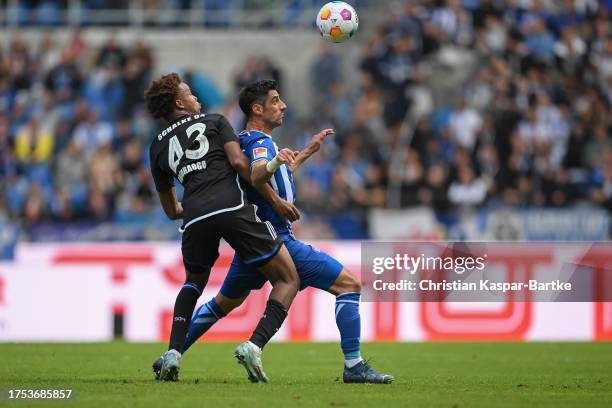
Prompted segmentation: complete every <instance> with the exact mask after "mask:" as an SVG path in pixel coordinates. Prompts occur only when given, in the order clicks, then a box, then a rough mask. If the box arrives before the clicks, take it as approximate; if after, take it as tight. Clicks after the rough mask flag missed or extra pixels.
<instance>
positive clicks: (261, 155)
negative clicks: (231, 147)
mask: <svg viewBox="0 0 612 408" xmlns="http://www.w3.org/2000/svg"><path fill="white" fill-rule="evenodd" d="M267 157H268V149H267V148H265V147H256V148H254V149H253V160H255V159H265V158H267Z"/></svg>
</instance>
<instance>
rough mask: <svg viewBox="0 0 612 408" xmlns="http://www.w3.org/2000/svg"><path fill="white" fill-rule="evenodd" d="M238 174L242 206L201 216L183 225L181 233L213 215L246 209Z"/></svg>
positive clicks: (237, 180) (180, 229)
mask: <svg viewBox="0 0 612 408" xmlns="http://www.w3.org/2000/svg"><path fill="white" fill-rule="evenodd" d="M238 177H239V176H238V174H236V184H238V189H239V190H240V204H238V205H237V206H235V207H230V208H222V209H220V210H217V211H213V212H210V213H208V214H204V215H201V216H199V217H197V218H194V219H193V220H191V221H189V222H188V223H187V224H185V225H183V226H182V227H180V228H179V232H180V233H181V234H182V233H183V232H185V230H186V229H187V227H189V226H190V225H191V224H193V223H196V222H198V221H202V220H204V219H206V218H209V217H212V216H213V215H217V214H221V213H224V212H230V211H236V210H239V209H241V208H242V207H244V191H242V187H240V180H239V178H238Z"/></svg>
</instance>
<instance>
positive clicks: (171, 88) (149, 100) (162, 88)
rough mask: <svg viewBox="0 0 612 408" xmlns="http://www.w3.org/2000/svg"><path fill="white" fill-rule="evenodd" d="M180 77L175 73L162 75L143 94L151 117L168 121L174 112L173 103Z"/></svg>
mask: <svg viewBox="0 0 612 408" xmlns="http://www.w3.org/2000/svg"><path fill="white" fill-rule="evenodd" d="M180 83H181V77H180V76H179V74H177V73H176V72H173V73H171V74H167V75H162V77H161V78H159V79H158V80H157V81H153V83H151V86H149V89H147V90H146V91H145V93H144V100H145V103H146V105H147V109H148V110H149V113H151V116H153V117H154V118H155V119H157V118H164V119H168V117H169V116H170V114H171V113H172V112H174V101H176V98H177V97H178V93H179V85H180Z"/></svg>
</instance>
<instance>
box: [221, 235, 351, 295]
mask: <svg viewBox="0 0 612 408" xmlns="http://www.w3.org/2000/svg"><path fill="white" fill-rule="evenodd" d="M279 238H284V239H283V243H284V244H285V246H286V247H287V250H288V251H289V254H291V258H292V259H293V263H294V264H295V267H296V268H297V273H298V275H299V276H300V280H301V284H300V290H302V289H304V288H306V287H314V288H319V289H323V290H327V289H329V288H330V286H331V285H333V284H334V282H335V281H336V279H338V275H340V272H341V271H342V268H343V266H342V264H341V263H340V262H338V261H337V260H335V259H334V258H332V257H331V256H329V255H327V254H326V253H325V252H321V251H319V250H318V249H315V248H313V247H312V246H311V245H308V244H305V243H303V242H301V241H298V240H297V239H295V238H291V237H280V236H279ZM266 282H267V279H266V278H265V276H263V275H262V274H261V272H259V271H258V270H257V268H255V267H254V266H251V265H247V264H245V263H244V262H242V261H241V260H240V259H239V258H238V257H236V256H234V260H233V261H232V266H231V267H230V270H229V272H228V273H227V276H226V277H225V280H224V281H223V286H221V294H222V295H223V296H225V297H227V298H230V299H239V298H243V297H245V296H247V295H248V294H249V292H250V291H251V290H254V289H260V288H261V287H262V286H263V285H264V284H265V283H266Z"/></svg>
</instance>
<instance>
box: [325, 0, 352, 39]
mask: <svg viewBox="0 0 612 408" xmlns="http://www.w3.org/2000/svg"><path fill="white" fill-rule="evenodd" d="M358 26H359V19H358V18H357V13H356V12H355V9H354V8H353V7H351V6H350V5H349V4H347V3H345V2H343V1H330V2H329V3H327V4H326V5H324V6H323V7H321V10H319V14H317V29H318V30H319V33H320V34H321V36H322V37H323V39H324V40H326V41H329V42H334V43H341V42H344V41H346V40H348V39H349V38H351V37H352V36H353V35H355V33H356V32H357V27H358Z"/></svg>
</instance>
